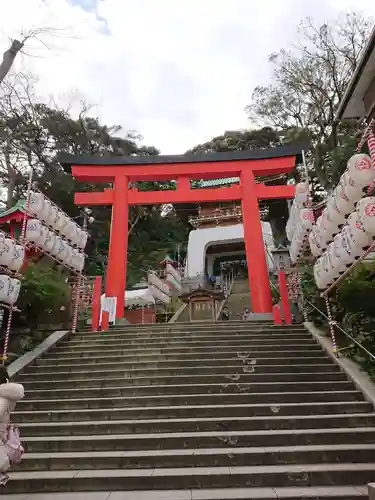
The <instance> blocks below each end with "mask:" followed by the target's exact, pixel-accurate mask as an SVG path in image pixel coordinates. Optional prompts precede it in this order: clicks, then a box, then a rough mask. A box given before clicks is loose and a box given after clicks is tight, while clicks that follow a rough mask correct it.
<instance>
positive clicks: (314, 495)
mask: <svg viewBox="0 0 375 500" xmlns="http://www.w3.org/2000/svg"><path fill="white" fill-rule="evenodd" d="M1 498H5V499H9V500H275V499H277V498H278V499H282V500H297V499H298V500H328V499H331V500H358V499H361V498H362V499H364V498H367V488H365V487H363V486H357V487H355V486H323V487H302V488H299V487H295V488H220V489H208V488H205V489H203V490H202V489H192V490H191V489H185V490H168V491H166V490H155V491H151V490H148V491H144V490H138V491H117V492H110V491H101V492H98V491H96V492H83V493H67V494H66V493H55V494H54V495H53V497H51V494H50V493H45V494H43V493H36V494H31V495H27V497H25V495H22V494H21V495H2V497H1Z"/></svg>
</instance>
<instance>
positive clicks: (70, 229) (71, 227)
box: [63, 219, 76, 241]
mask: <svg viewBox="0 0 375 500" xmlns="http://www.w3.org/2000/svg"><path fill="white" fill-rule="evenodd" d="M75 227H76V225H75V223H74V222H73V221H72V220H71V219H69V220H68V222H67V224H66V226H65V227H64V229H63V234H64V236H65V237H66V238H67V239H68V240H69V241H72V240H73V238H74V234H75Z"/></svg>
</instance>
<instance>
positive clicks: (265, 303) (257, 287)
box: [241, 170, 272, 313]
mask: <svg viewBox="0 0 375 500" xmlns="http://www.w3.org/2000/svg"><path fill="white" fill-rule="evenodd" d="M241 187H242V217H243V227H244V240H245V248H246V260H247V269H248V273H249V283H250V290H251V303H252V311H253V312H254V313H272V297H271V288H270V283H269V277H268V265H267V260H266V254H265V250H264V242H263V232H262V224H261V221H260V215H259V206H258V198H257V195H256V184H255V177H254V173H253V172H252V171H251V170H243V171H242V172H241Z"/></svg>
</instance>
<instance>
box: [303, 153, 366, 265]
mask: <svg viewBox="0 0 375 500" xmlns="http://www.w3.org/2000/svg"><path fill="white" fill-rule="evenodd" d="M374 180H375V169H374V168H373V167H372V163H371V159H370V158H369V156H367V155H364V154H357V155H354V156H352V157H351V158H350V160H349V161H348V164H347V168H346V170H345V172H344V173H343V175H342V176H341V179H340V182H339V183H338V185H337V186H336V188H335V189H334V191H333V193H332V195H331V196H330V198H329V199H328V201H327V205H326V208H325V209H324V210H323V213H322V215H321V216H320V217H319V218H318V219H317V221H316V225H315V226H314V227H313V229H312V231H311V233H310V236H309V243H310V248H311V252H312V254H313V255H314V256H315V257H319V256H320V255H322V253H323V252H324V251H325V250H326V249H327V248H328V245H329V244H330V243H331V242H332V241H333V239H334V237H335V235H337V234H338V233H339V232H340V230H341V228H342V227H343V226H344V224H345V223H346V220H347V218H348V217H349V216H350V215H351V214H353V215H352V218H353V217H356V213H357V212H356V211H355V206H356V203H357V202H358V201H359V200H360V199H361V198H362V197H363V195H364V190H365V189H366V187H367V186H368V185H370V184H371V183H372V182H373V181H374ZM354 225H355V224H354Z"/></svg>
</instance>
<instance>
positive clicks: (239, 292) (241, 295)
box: [225, 279, 251, 320]
mask: <svg viewBox="0 0 375 500" xmlns="http://www.w3.org/2000/svg"><path fill="white" fill-rule="evenodd" d="M250 299H251V297H250V288H249V280H248V279H237V280H236V281H235V282H234V283H233V286H232V290H231V293H230V295H229V296H228V298H227V301H226V304H225V305H226V306H227V307H228V310H229V312H230V317H231V319H232V320H241V318H242V315H243V313H244V311H245V309H246V308H249V309H250V310H251V302H250Z"/></svg>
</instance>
